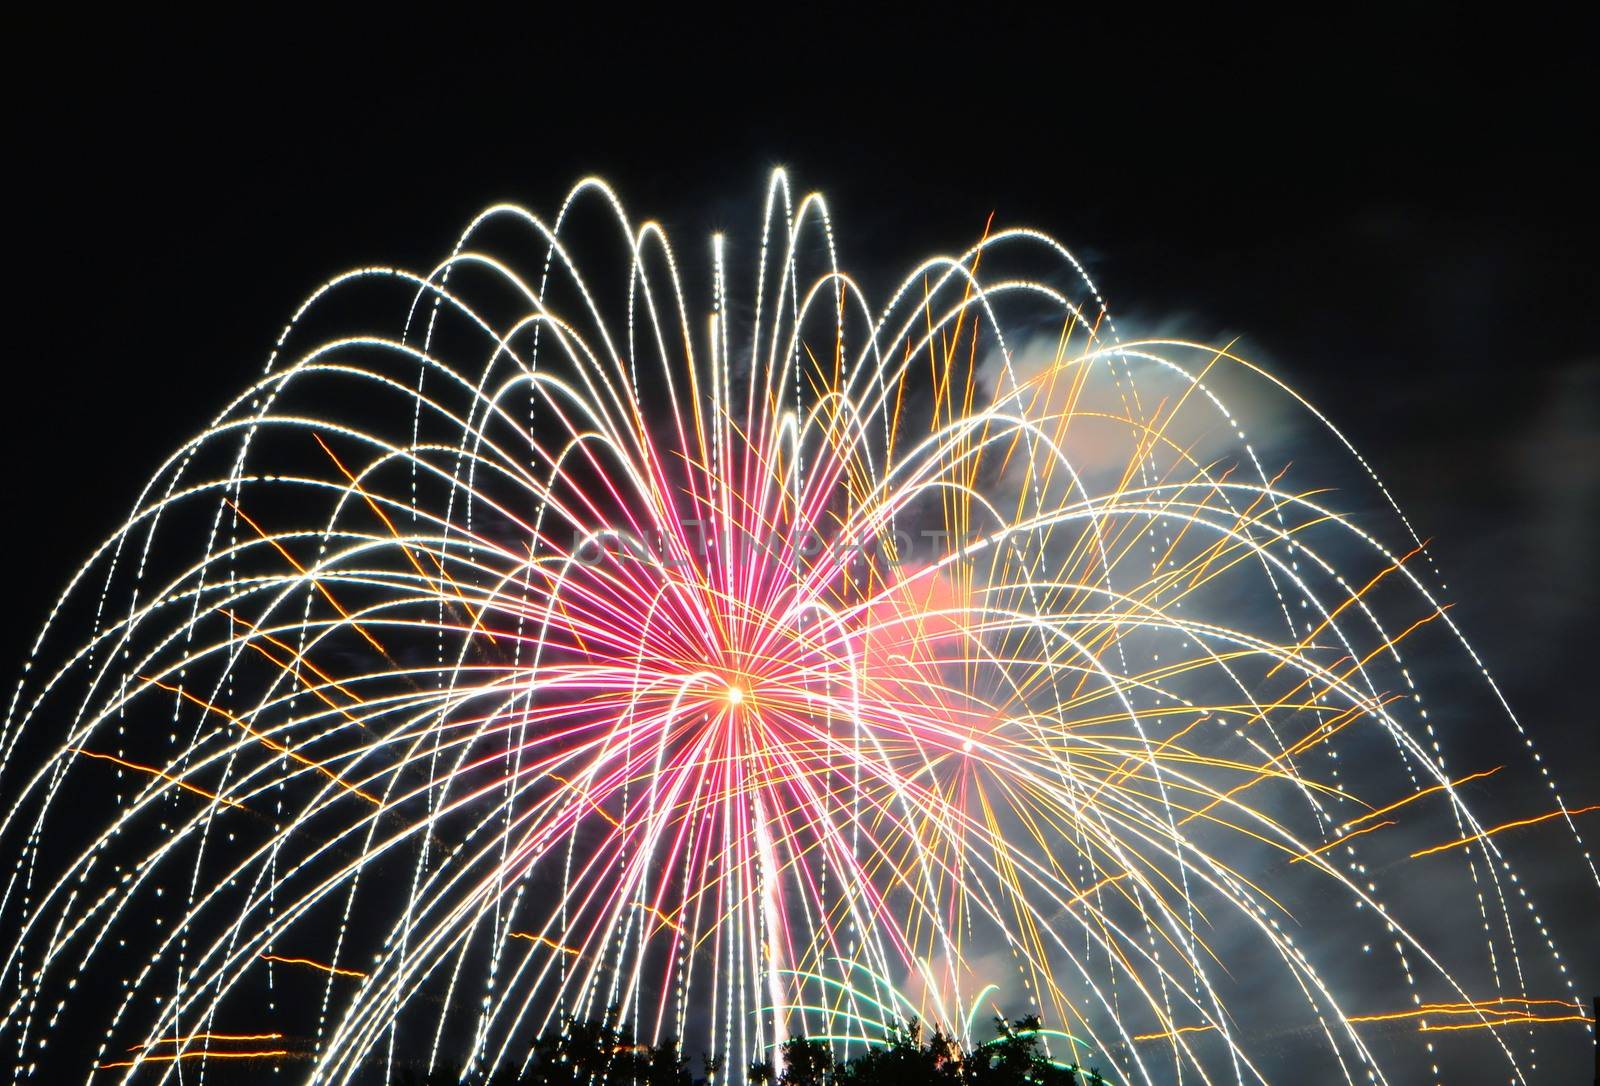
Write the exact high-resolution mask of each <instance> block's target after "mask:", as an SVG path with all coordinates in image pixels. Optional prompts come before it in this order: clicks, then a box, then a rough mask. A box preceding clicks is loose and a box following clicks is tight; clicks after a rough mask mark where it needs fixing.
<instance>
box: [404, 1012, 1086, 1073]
mask: <svg viewBox="0 0 1600 1086" xmlns="http://www.w3.org/2000/svg"><path fill="white" fill-rule="evenodd" d="M616 1019H617V1015H616V1013H615V1011H613V1012H612V1013H610V1014H608V1015H606V1016H605V1017H604V1018H602V1019H599V1020H584V1019H567V1020H566V1021H564V1022H563V1023H562V1024H561V1026H560V1027H559V1028H557V1029H555V1030H553V1031H552V1032H550V1033H548V1034H546V1035H545V1036H543V1037H540V1038H539V1039H538V1040H537V1041H535V1042H534V1046H533V1053H532V1056H533V1058H532V1060H531V1062H530V1066H529V1069H528V1070H527V1071H526V1072H524V1073H523V1074H521V1075H520V1076H519V1075H517V1074H516V1073H515V1072H501V1073H499V1074H497V1075H495V1076H494V1077H493V1078H491V1079H487V1080H486V1079H483V1078H477V1079H473V1078H468V1079H466V1080H465V1081H467V1082H469V1083H478V1084H482V1086H707V1081H708V1079H710V1080H715V1081H718V1082H719V1086H720V1083H721V1082H722V1081H724V1080H723V1077H722V1070H723V1069H722V1067H721V1066H720V1064H718V1063H717V1062H716V1061H714V1060H712V1059H710V1058H705V1059H703V1060H702V1066H703V1067H704V1077H696V1076H695V1075H693V1074H692V1073H691V1072H690V1069H689V1061H688V1060H686V1059H685V1058H684V1056H683V1053H682V1052H681V1051H680V1049H679V1046H678V1042H677V1040H676V1038H669V1039H666V1040H664V1041H661V1042H660V1043H657V1044H649V1043H645V1042H641V1041H639V1040H638V1039H637V1038H635V1037H634V1036H633V1035H632V1034H631V1033H628V1032H626V1031H625V1030H623V1029H622V1028H621V1027H620V1026H618V1025H617V1024H615V1023H616ZM994 1027H995V1036H994V1039H993V1040H990V1041H986V1042H984V1043H982V1044H979V1045H976V1046H974V1047H973V1048H972V1049H970V1050H968V1049H964V1048H962V1047H961V1045H960V1044H959V1043H958V1042H957V1041H956V1040H955V1039H954V1038H952V1037H948V1036H946V1035H945V1034H944V1033H943V1032H941V1031H939V1030H934V1031H933V1033H931V1034H929V1035H927V1037H926V1038H924V1035H923V1030H922V1024H921V1023H920V1022H918V1021H917V1020H916V1019H912V1020H911V1021H909V1022H905V1023H903V1024H897V1025H895V1026H893V1027H891V1028H890V1030H889V1033H888V1035H887V1036H886V1037H885V1038H884V1041H883V1043H882V1044H881V1045H875V1046H873V1047H871V1048H869V1049H867V1050H866V1051H865V1052H863V1053H861V1054H860V1055H857V1056H854V1057H852V1058H851V1059H848V1060H840V1059H838V1058H836V1057H835V1056H834V1053H833V1049H832V1048H831V1047H830V1046H829V1044H828V1042H826V1041H821V1040H813V1039H811V1038H808V1037H806V1036H805V1035H804V1034H800V1035H797V1036H794V1037H791V1038H789V1039H788V1040H786V1041H784V1042H783V1043H782V1045H780V1046H779V1049H778V1061H779V1063H778V1066H781V1067H782V1068H783V1069H782V1071H779V1070H778V1067H777V1066H775V1065H774V1063H773V1062H772V1061H771V1060H759V1061H756V1062H752V1063H751V1064H749V1065H748V1068H747V1074H748V1078H749V1081H750V1083H751V1084H752V1086H1105V1079H1104V1078H1102V1077H1101V1074H1100V1071H1099V1069H1098V1068H1093V1069H1090V1070H1087V1071H1086V1070H1083V1069H1082V1068H1080V1067H1078V1066H1077V1064H1060V1063H1056V1062H1054V1061H1053V1060H1051V1059H1050V1058H1049V1057H1048V1056H1047V1055H1046V1054H1045V1052H1044V1051H1043V1048H1042V1044H1041V1034H1040V1024H1039V1018H1038V1016H1037V1015H1029V1016H1027V1017H1025V1018H1019V1019H1017V1020H1016V1021H1014V1022H1008V1021H1006V1020H1005V1019H1004V1018H1000V1017H996V1018H995V1020H994ZM405 1081H406V1082H408V1083H415V1084H416V1086H436V1084H438V1086H442V1084H443V1083H445V1082H449V1083H451V1084H453V1086H454V1084H457V1083H460V1082H462V1081H463V1080H461V1079H459V1078H458V1077H457V1076H455V1075H453V1074H450V1075H442V1074H435V1075H432V1076H429V1077H426V1078H423V1077H419V1076H417V1075H416V1074H415V1073H412V1074H411V1075H409V1076H406V1078H405Z"/></svg>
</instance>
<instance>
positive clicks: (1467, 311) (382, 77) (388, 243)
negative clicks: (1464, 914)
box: [3, 8, 1600, 970]
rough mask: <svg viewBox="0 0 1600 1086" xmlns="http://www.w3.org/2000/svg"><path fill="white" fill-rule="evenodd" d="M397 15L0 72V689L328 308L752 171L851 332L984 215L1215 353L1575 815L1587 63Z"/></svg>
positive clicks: (1027, 30)
mask: <svg viewBox="0 0 1600 1086" xmlns="http://www.w3.org/2000/svg"><path fill="white" fill-rule="evenodd" d="M83 18H84V21H85V23H87V22H88V21H89V20H88V16H87V15H84V17H83ZM433 18H434V16H432V15H429V16H426V17H424V16H421V15H418V16H400V15H399V14H398V13H397V12H391V13H387V14H385V15H384V16H383V17H382V18H381V19H374V20H372V21H371V22H370V23H360V22H356V21H349V22H346V23H344V24H342V25H339V26H332V25H328V24H327V23H326V22H325V21H323V20H322V19H321V18H320V17H319V18H312V19H308V20H305V21H291V20H290V19H289V18H288V17H287V16H282V15H270V14H259V15H256V16H254V17H253V18H252V19H251V20H248V21H241V22H239V23H236V24H234V25H231V26H221V25H214V24H209V23H194V24H186V25H183V26H161V25H156V24H153V23H149V22H143V23H128V24H125V25H121V26H107V25H103V24H101V25H96V27H95V29H94V30H93V31H92V32H91V31H90V30H89V29H88V28H87V26H72V25H66V24H65V23H64V22H62V21H56V22H55V23H54V25H48V26H46V25H31V26H28V25H23V26H19V27H16V28H13V31H12V33H11V34H10V35H8V37H10V39H11V40H10V47H9V50H8V52H10V53H11V57H10V58H9V61H8V64H7V68H8V71H7V74H6V76H5V79H6V82H7V83H8V85H9V89H8V93H7V101H8V109H7V113H8V119H7V128H8V129H9V134H8V137H7V139H6V147H7V149H8V150H7V155H6V158H7V160H8V164H7V167H6V171H5V172H6V174H7V175H8V177H9V179H10V180H11V181H12V182H13V183H14V184H15V185H16V188H14V189H13V192H12V195H11V197H10V198H9V200H8V201H7V214H6V235H7V237H8V239H9V241H10V245H9V246H8V248H9V256H10V260H9V261H8V263H9V266H10V272H11V275H12V277H13V279H14V285H13V288H12V289H11V290H10V291H8V293H7V298H8V301H9V306H10V312H9V321H8V325H9V328H10V330H11V332H12V335H10V336H9V337H8V339H7V351H6V354H7V358H6V367H5V369H6V390H7V392H6V398H5V401H4V402H5V404H6V407H7V410H6V425H5V427H4V430H3V440H4V456H5V463H6V465H7V468H6V471H5V473H4V479H5V484H4V485H5V488H6V503H5V508H6V509H7V510H9V512H10V517H9V520H10V526H9V530H8V531H7V532H6V533H5V537H4V538H5V544H4V546H5V547H7V548H8V549H10V550H11V552H12V553H11V554H10V555H9V557H10V563H9V564H8V569H9V570H10V571H11V572H12V574H13V577H14V578H16V580H17V582H18V583H17V589H18V590H17V592H16V593H15V595H14V598H13V602H12V606H11V613H10V616H9V618H8V622H7V631H6V632H7V638H6V645H7V647H8V657H7V659H8V660H10V661H13V663H12V664H9V665H7V666H8V667H14V666H15V662H16V661H18V660H19V659H20V657H19V655H18V654H19V652H20V651H21V649H22V646H23V645H24V644H25V643H26V640H27V638H28V637H29V636H30V635H31V633H32V631H33V630H35V629H36V628H37V626H38V625H39V623H40V622H41V621H42V620H43V618H44V616H45V611H46V609H47V607H48V605H49V602H50V600H51V599H52V598H53V597H54V595H55V593H56V592H57V591H59V589H60V588H61V587H62V585H63V584H64V582H65V579H66V578H67V576H68V575H69V574H70V573H71V571H72V570H73V569H74V568H75V567H76V565H77V563H78V562H79V561H81V560H82V558H83V557H85V556H86V555H87V554H88V552H89V551H90V549H91V548H92V546H93V545H94V543H95V542H96V541H97V540H98V539H100V538H101V537H103V536H104V535H105V534H107V533H108V532H109V531H110V530H112V529H113V528H114V527H115V526H116V524H117V523H118V522H119V521H120V519H121V516H122V515H123V514H124V513H125V512H126V510H127V508H128V507H129V506H130V505H131V503H132V501H133V499H134V497H135V495H136V494H137V491H138V488H139V487H140V485H141V484H142V483H143V482H144V481H145V479H146V478H147V477H148V475H149V473H150V472H151V471H152V470H153V469H154V468H155V467H156V466H157V464H158V463H159V462H160V460H161V458H162V457H163V456H164V455H165V454H166V453H167V452H168V451H169V450H170V449H171V448H172V447H173V446H174V445H175V444H176V443H177V442H178V441H179V440H181V439H182V438H183V437H184V436H185V435H187V434H190V433H192V432H193V431H194V430H196V429H197V428H199V427H200V426H201V425H202V424H203V423H204V421H205V420H206V419H207V418H208V417H209V416H210V415H211V414H212V413H213V412H214V410H215V409H216V408H217V407H218V406H219V405H220V404H221V403H222V402H224V400H225V399H226V398H227V397H228V396H229V395H231V394H232V393H233V392H234V391H236V390H237V389H238V388H240V387H241V386H243V385H244V384H245V383H246V382H247V381H248V380H250V379H251V378H252V377H253V376H254V375H255V374H256V373H257V372H259V370H260V367H261V364H262V361H263V359H264V357H265V354H266V352H267V351H268V350H269V349H270V347H271V344H272V341H273V339H274V338H275V337H276V335H277V333H278V331H279V329H280V328H281V327H282V325H283V323H284V321H285V319H286V318H287V317H288V316H289V314H290V313H291V312H292V311H293V309H294V308H295V306H296V305H297V304H298V303H299V301H300V300H301V299H302V298H303V297H304V295H305V294H306V293H308V292H309V291H310V290H311V289H313V288H314V287H315V286H317V285H318V284H320V283H321V282H322V281H324V280H325V279H327V278H328V277H329V276H331V275H333V274H335V273H337V272H339V271H342V270H345V269H347V268H349V267H352V266H355V265H359V264H367V263H382V264H391V265H398V266H409V267H418V268H426V267H431V266H432V264H433V263H434V262H435V261H436V260H437V259H438V258H439V257H440V256H441V255H442V254H443V253H445V252H447V251H448V248H449V246H450V245H451V244H452V243H453V241H454V240H455V238H456V236H457V234H458V233H459V230H460V228H461V227H462V226H463V225H464V224H465V223H466V222H467V220H468V219H469V218H470V216H471V215H472V214H473V213H474V212H475V211H476V210H478V209H479V208H481V207H483V206H485V205H487V204H489V203H492V202H495V201H498V200H502V199H510V200H516V201H518V202H522V203H525V204H528V205H530V206H532V207H535V208H538V209H542V210H549V209H551V208H552V206H553V205H554V203H555V202H556V201H557V200H559V199H560V197H561V196H562V195H563V194H564V193H565V192H566V190H567V188H568V187H569V186H570V184H571V183H572V182H573V181H574V180H576V179H577V178H578V177H580V176H582V175H584V174H586V173H591V172H593V173H600V174H603V175H605V176H606V177H608V178H609V179H611V180H612V181H613V183H614V184H615V185H616V187H617V188H618V189H619V191H620V193H621V194H622V196H623V198H624V199H625V200H626V201H627V203H628V204H629V206H630V208H631V209H632V211H633V212H634V214H635V215H638V216H641V217H642V216H654V217H657V218H659V219H661V220H662V221H663V222H665V223H666V225H667V226H668V228H669V230H671V231H672V233H673V235H674V237H675V239H676V242H677V244H678V245H679V246H680V248H684V249H689V250H693V249H694V247H695V246H696V245H697V244H698V242H699V239H701V238H703V237H704V236H705V235H707V234H709V233H710V232H711V231H713V230H722V231H726V232H727V233H728V234H729V236H730V239H731V240H732V241H733V242H734V243H735V244H737V242H738V239H739V238H740V236H741V233H743V234H744V235H746V236H748V234H749V232H751V231H753V230H754V229H755V226H756V223H757V221H758V215H759V210H760V209H759V200H760V197H761V194H762V191H763V186H764V184H765V178H766V173H767V171H768V170H769V169H770V168H771V166H773V165H775V164H783V165H785V166H787V167H789V168H790V169H791V171H792V173H793V175H794V176H795V178H796V180H797V181H798V183H799V184H800V185H802V186H805V187H816V188H820V189H822V190H824V191H825V192H827V193H828V194H829V196H830V199H831V202H832V205H833V210H834V215H835V221H836V222H838V223H840V224H842V225H843V226H844V227H845V233H846V241H845V253H844V255H845V257H846V260H847V262H848V263H849V264H851V265H852V266H853V267H855V268H857V269H859V270H861V271H862V272H863V273H864V274H865V275H866V276H867V278H868V283H869V286H875V287H876V288H877V289H878V290H879V291H884V290H887V289H888V288H889V287H890V286H892V285H893V284H894V283H896V282H898V280H899V278H900V276H901V275H902V274H903V273H904V271H906V270H907V269H908V268H909V266H910V265H911V264H912V263H913V262H914V261H915V260H917V259H919V258H921V257H922V256H924V255H926V254H927V253H928V252H930V251H934V250H941V251H947V250H952V249H958V248H961V247H963V246H965V245H966V244H967V243H969V242H970V241H972V240H973V239H974V238H975V237H976V236H977V235H978V234H979V233H980V232H981V230H982V228H983V225H984V222H985V220H986V218H987V217H988V215H989V214H990V212H995V213H996V218H997V221H998V222H1004V223H1027V224H1032V225H1037V226H1039V227H1041V228H1043V229H1045V230H1047V231H1049V232H1050V233H1052V234H1054V235H1055V236H1056V237H1058V238H1061V239H1062V240H1063V241H1065V242H1066V243H1067V244H1068V245H1070V246H1072V247H1073V248H1074V249H1075V251H1077V252H1078V253H1079V255H1081V256H1082V257H1083V258H1084V259H1085V260H1086V262H1087V264H1088V267H1089V270H1090V272H1091V274H1093V275H1094V276H1095V278H1096V279H1097V281H1098V282H1099V284H1100V286H1101V287H1102V288H1103V289H1104V290H1105V292H1106V293H1107V295H1108V298H1109V300H1110V303H1111V305H1112V308H1113V310H1114V311H1116V312H1118V313H1119V314H1120V315H1121V317H1122V318H1123V320H1124V321H1125V322H1130V321H1131V322H1139V323H1141V324H1142V325H1143V326H1144V327H1157V328H1174V329H1181V330H1183V331H1185V332H1187V333H1189V334H1191V335H1193V336H1196V337H1200V338H1206V339H1213V338H1219V337H1221V338H1231V337H1233V336H1235V335H1238V336H1242V337H1243V342H1244V344H1245V345H1246V348H1247V351H1248V353H1250V354H1251V356H1252V357H1254V358H1256V359H1259V360H1261V361H1263V362H1265V363H1267V364H1268V365H1270V366H1271V367H1272V368H1273V369H1274V370H1275V371H1276V372H1278V373H1279V374H1281V375H1282V376H1284V377H1285V378H1286V379H1287V380H1288V381H1289V382H1290V383H1291V384H1293V385H1295V386H1296V387H1298V388H1300V389H1301V390H1302V391H1304V392H1305V393H1306V394H1307V395H1308V396H1309V398H1311V399H1312V400H1313V401H1314V402H1316V403H1318V404H1319V405H1321V406H1322V407H1323V408H1324V409H1325V410H1326V412H1327V413H1328V415H1329V416H1330V417H1332V418H1333V419H1334V420H1336V421H1337V422H1338V423H1339V425H1340V426H1341V427H1343V428H1344V429H1345V430H1346V431H1347V432H1348V433H1349V434H1350V436H1351V437H1352V438H1353V440H1354V441H1355V442H1356V444H1357V445H1358V447H1360V448H1362V449H1363V451H1364V452H1366V453H1367V454H1368V456H1369V459H1370V460H1371V461H1372V462H1373V464H1374V466H1375V467H1376V468H1377V469H1378V471H1379V472H1380V473H1381V474H1382V475H1383V476H1384V477H1385V478H1386V479H1387V480H1388V481H1389V482H1390V484H1391V486H1392V488H1393V490H1394V491H1395V493H1396V495H1397V497H1398V498H1399V500H1400V502H1401V503H1402V505H1403V506H1404V507H1405V508H1406V509H1407V511H1408V512H1409V513H1411V514H1412V518H1413V522H1414V523H1415V524H1416V525H1417V527H1418V530H1419V531H1420V532H1421V533H1422V534H1423V535H1424V536H1426V537H1432V538H1433V539H1434V540H1435V545H1434V550H1435V552H1436V554H1437V556H1438V558H1439V561H1440V563H1441V565H1442V566H1443V568H1444V570H1445V571H1446V573H1447V574H1448V578H1449V580H1450V581H1451V582H1452V588H1453V589H1455V590H1456V592H1455V597H1456V600H1457V603H1458V610H1457V617H1458V620H1459V621H1461V623H1462V625H1463V626H1464V628H1465V629H1466V632H1467V633H1468V635H1469V636H1470V637H1472V638H1473V639H1474V641H1475V643H1476V644H1477V645H1478V646H1479V647H1480V648H1481V649H1482V651H1483V653H1484V656H1485V658H1486V661H1487V662H1488V664H1489V665H1490V667H1491V668H1493V669H1494V670H1495V672H1496V673H1497V675H1498V676H1499V677H1500V678H1501V679H1502V680H1503V681H1504V682H1505V685H1506V687H1507V689H1508V691H1509V693H1510V695H1511V698H1512V700H1513V703H1514V704H1515V705H1516V707H1517V708H1518V709H1519V711H1521V713H1522V714H1523V716H1524V718H1525V719H1527V720H1528V721H1529V723H1530V725H1531V726H1532V727H1533V728H1534V729H1535V734H1537V735H1539V736H1540V737H1541V740H1542V742H1544V743H1545V745H1546V749H1551V750H1553V751H1554V752H1555V753H1556V755H1557V756H1558V757H1560V758H1561V760H1562V762H1563V763H1564V765H1565V767H1566V768H1565V779H1566V781H1567V782H1568V783H1567V793H1568V795H1569V796H1570V797H1571V798H1572V799H1574V800H1575V801H1577V802H1579V803H1591V802H1600V751H1597V749H1596V739H1595V738H1594V736H1595V735H1596V734H1597V733H1600V729H1597V728H1595V720H1594V717H1595V713H1594V709H1593V707H1592V704H1590V703H1588V701H1587V695H1586V693H1585V692H1584V691H1583V689H1582V682H1586V681H1588V676H1589V675H1591V674H1592V672H1593V666H1592V653H1593V649H1594V646H1593V644H1592V642H1593V640H1594V639H1593V638H1592V636H1591V635H1590V634H1589V630H1590V624H1591V623H1592V621H1593V616H1594V611H1595V604H1596V582H1597V578H1596V574H1595V568H1594V559H1593V554H1594V553H1596V552H1597V551H1600V539H1597V535H1600V529H1597V522H1600V504H1597V503H1600V498H1597V494H1600V321H1597V311H1600V277H1597V275H1596V270H1595V268H1596V252H1597V249H1596V244H1597V242H1600V230H1597V218H1600V216H1597V215H1596V211H1595V192H1596V191H1597V189H1600V185H1597V184H1596V170H1595V165H1594V162H1593V157H1594V155H1593V151H1594V145H1595V143H1596V139H1595V133H1596V127H1597V126H1596V124H1595V120H1594V116H1595V107H1596V101H1597V98H1600V95H1597V94H1596V93H1595V89H1594V84H1595V76H1594V73H1593V70H1592V61H1591V59H1590V58H1589V57H1587V56H1585V55H1582V51H1583V49H1584V48H1585V46H1586V45H1592V43H1593V41H1594V40H1595V35H1594V33H1593V27H1592V26H1589V25H1585V24H1583V23H1580V22H1578V21H1576V20H1569V21H1557V20H1550V19H1543V18H1533V17H1529V16H1527V15H1525V14H1523V13H1520V12H1519V13H1517V17H1516V18H1515V19H1513V18H1511V17H1509V16H1506V15H1504V14H1499V15H1496V16H1493V17H1489V16H1484V17H1481V18H1479V17H1474V18H1466V17H1463V16H1459V15H1455V14H1441V13H1439V12H1436V11H1424V10H1421V9H1408V10H1407V12H1406V13H1405V14H1401V15H1398V16H1397V15H1395V14H1394V13H1392V12H1391V13H1386V14H1384V15H1383V16H1382V17H1381V18H1379V17H1376V16H1374V17H1372V18H1370V19H1368V20H1366V21H1360V22H1358V21H1355V19H1354V16H1353V15H1350V14H1348V13H1341V14H1339V15H1329V16H1327V17H1325V18H1323V19H1320V20H1315V19H1313V20H1305V21H1295V22H1288V21H1280V20H1266V21H1263V20H1261V19H1258V18H1238V19H1234V20H1228V21H1223V20H1219V19H1216V18H1214V17H1213V16H1211V15H1209V14H1207V15H1203V16H1202V15H1190V16H1187V17H1185V18H1184V19H1181V20H1177V21H1171V20H1169V19H1168V18H1167V17H1166V16H1157V15H1155V14H1154V13H1152V14H1150V15H1149V16H1147V17H1143V18H1141V17H1138V16H1130V17H1127V18H1125V19H1122V20H1119V23H1118V25H1115V26H1113V25H1110V24H1108V23H1106V22H1105V21H1104V20H1101V19H1092V20H1091V19H1088V18H1085V17H1084V16H1082V15H1081V14H1080V13H1077V12H1073V11H1065V12H1061V13H1058V14H1057V15H1056V16H1054V17H1052V18H1051V19H1049V20H1042V19H1037V18H1034V17H1032V16H1026V15H1010V16H995V15H992V14H987V13H980V12H979V11H977V10H975V9H974V10H966V9H954V8H950V9H936V8H923V9H918V10H916V11H915V12H912V13H904V14H900V15H896V16H894V17H889V16H883V15H875V14H869V13H864V12H859V11H857V12H850V13H848V14H846V13H842V12H841V13H832V14H823V13H820V12H816V11H812V10H809V9H806V10H798V11H796V12H794V13H793V14H792V16H791V18H790V21H789V22H788V23H786V24H783V25H780V24H777V23H772V22H765V21H763V22H761V23H759V24H758V23H757V22H755V21H750V20H747V21H745V22H742V23H739V24H735V25H720V26H718V25H714V24H710V23H704V24H701V23H697V24H696V25H694V26H692V27H691V26H689V25H686V23H685V22H683V21H682V20H680V18H679V17H677V15H676V14H675V13H669V12H664V11H658V12H657V13H655V14H651V15H648V16H633V15H630V14H627V13H625V12H623V11H621V10H616V11H607V12H602V13H600V16H599V18H598V19H597V20H596V21H595V22H593V23H591V24H589V25H586V26H582V27H580V26H577V25H575V24H574V23H572V22H570V21H568V20H564V19H560V20H544V21H541V20H543V17H542V16H539V17H530V18H526V19H523V20H519V21H518V22H517V23H516V24H514V25H502V24H500V23H497V22H495V21H493V20H491V19H490V18H488V17H487V16H484V17H483V18H482V19H481V20H479V21H474V22H468V21H465V20H462V21H459V22H456V23H455V24H454V25H451V26H449V27H442V26H438V25H435V24H434V23H433V22H432V21H431V20H432V19H433ZM874 277H876V278H874ZM18 330H20V333H21V334H20V335H18V334H17V332H18ZM1595 964H1596V963H1589V966H1590V968H1591V970H1593V968H1594V966H1595Z"/></svg>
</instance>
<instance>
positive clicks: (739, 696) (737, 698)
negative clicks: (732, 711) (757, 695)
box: [728, 686, 744, 705]
mask: <svg viewBox="0 0 1600 1086" xmlns="http://www.w3.org/2000/svg"><path fill="white" fill-rule="evenodd" d="M742 701H744V690H743V689H742V688H740V687H737V686H730V687H728V704H729V705H738V704H739V703H740V702H742Z"/></svg>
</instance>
